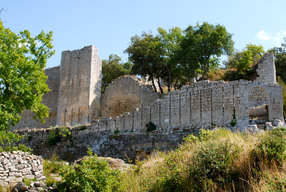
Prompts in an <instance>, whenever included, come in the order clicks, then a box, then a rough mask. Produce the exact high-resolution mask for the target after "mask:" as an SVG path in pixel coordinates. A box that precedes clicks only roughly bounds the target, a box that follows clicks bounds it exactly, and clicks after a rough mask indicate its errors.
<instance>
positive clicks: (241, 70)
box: [224, 44, 265, 81]
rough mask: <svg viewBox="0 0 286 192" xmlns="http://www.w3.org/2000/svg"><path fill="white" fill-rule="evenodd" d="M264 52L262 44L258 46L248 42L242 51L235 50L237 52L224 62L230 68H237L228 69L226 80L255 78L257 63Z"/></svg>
mask: <svg viewBox="0 0 286 192" xmlns="http://www.w3.org/2000/svg"><path fill="white" fill-rule="evenodd" d="M264 53H265V52H264V50H263V47H262V46H261V45H260V46H258V45H254V44H247V45H246V47H245V48H244V49H243V50H242V51H238V50H237V51H235V53H234V54H232V55H230V56H228V60H227V61H225V62H224V65H225V66H226V67H227V68H228V69H235V70H229V71H227V72H226V74H225V77H224V80H227V81H234V80H239V79H246V80H252V79H253V78H255V77H256V72H255V70H256V67H257V63H258V61H259V59H261V57H262V56H263V54H264Z"/></svg>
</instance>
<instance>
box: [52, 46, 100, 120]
mask: <svg viewBox="0 0 286 192" xmlns="http://www.w3.org/2000/svg"><path fill="white" fill-rule="evenodd" d="M60 75H61V82H60V88H59V99H58V116H57V125H76V124H86V123H90V122H91V120H92V119H95V118H97V112H96V109H99V108H100V87H101V60H100V59H99V57H98V49H97V48H96V47H95V46H87V47H84V48H83V49H79V50H74V51H64V52H62V59H61V74H60Z"/></svg>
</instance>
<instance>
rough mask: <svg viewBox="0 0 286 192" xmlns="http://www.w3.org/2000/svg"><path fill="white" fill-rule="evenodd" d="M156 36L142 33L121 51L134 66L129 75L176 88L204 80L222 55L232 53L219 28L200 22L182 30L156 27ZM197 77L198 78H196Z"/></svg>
mask: <svg viewBox="0 0 286 192" xmlns="http://www.w3.org/2000/svg"><path fill="white" fill-rule="evenodd" d="M157 30H158V34H157V35H155V36H154V35H152V34H151V33H146V32H143V33H142V35H141V36H137V35H136V36H134V37H132V38H131V43H130V46H129V47H128V48H127V49H126V50H125V52H126V53H128V55H129V59H130V60H131V61H132V62H133V63H134V66H133V67H132V71H133V73H135V74H137V75H141V76H145V77H146V76H148V77H149V78H150V80H151V81H152V82H153V86H154V81H155V79H156V80H158V83H159V88H160V92H161V93H163V90H162V88H161V85H160V80H163V81H164V83H165V85H167V86H168V91H171V87H173V88H174V89H179V88H180V87H182V86H183V85H185V84H187V83H190V82H191V80H192V78H194V77H196V79H197V80H201V79H204V78H205V75H206V74H207V72H208V71H209V70H210V69H214V68H217V67H218V65H219V59H218V57H220V56H221V55H223V54H228V55H229V54H231V53H232V51H233V41H232V39H231V38H232V35H231V34H230V33H228V32H227V31H226V29H225V27H223V26H221V25H212V24H208V23H206V22H205V23H203V24H202V25H199V24H197V25H196V26H189V27H188V28H187V29H186V30H185V31H183V30H182V29H180V28H178V27H173V28H171V29H170V30H169V31H167V30H165V29H163V28H158V29H157ZM199 76H201V77H199Z"/></svg>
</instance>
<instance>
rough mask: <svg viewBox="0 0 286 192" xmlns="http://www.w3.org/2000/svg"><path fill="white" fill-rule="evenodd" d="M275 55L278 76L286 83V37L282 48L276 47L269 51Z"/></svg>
mask: <svg viewBox="0 0 286 192" xmlns="http://www.w3.org/2000/svg"><path fill="white" fill-rule="evenodd" d="M269 51H270V52H273V53H274V56H275V67H276V75H277V77H278V76H279V77H280V78H281V79H282V81H283V82H284V83H285V82H286V71H285V67H286V37H284V43H281V47H274V48H273V49H270V50H269Z"/></svg>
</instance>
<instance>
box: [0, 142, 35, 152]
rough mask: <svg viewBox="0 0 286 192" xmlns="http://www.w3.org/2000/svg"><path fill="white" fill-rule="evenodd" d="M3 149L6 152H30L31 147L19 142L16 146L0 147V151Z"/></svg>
mask: <svg viewBox="0 0 286 192" xmlns="http://www.w3.org/2000/svg"><path fill="white" fill-rule="evenodd" d="M3 151H6V152H12V151H23V152H28V153H31V152H32V151H33V149H31V148H30V147H27V146H26V145H25V144H19V145H18V146H10V145H7V146H4V147H0V153H1V152H3Z"/></svg>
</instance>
